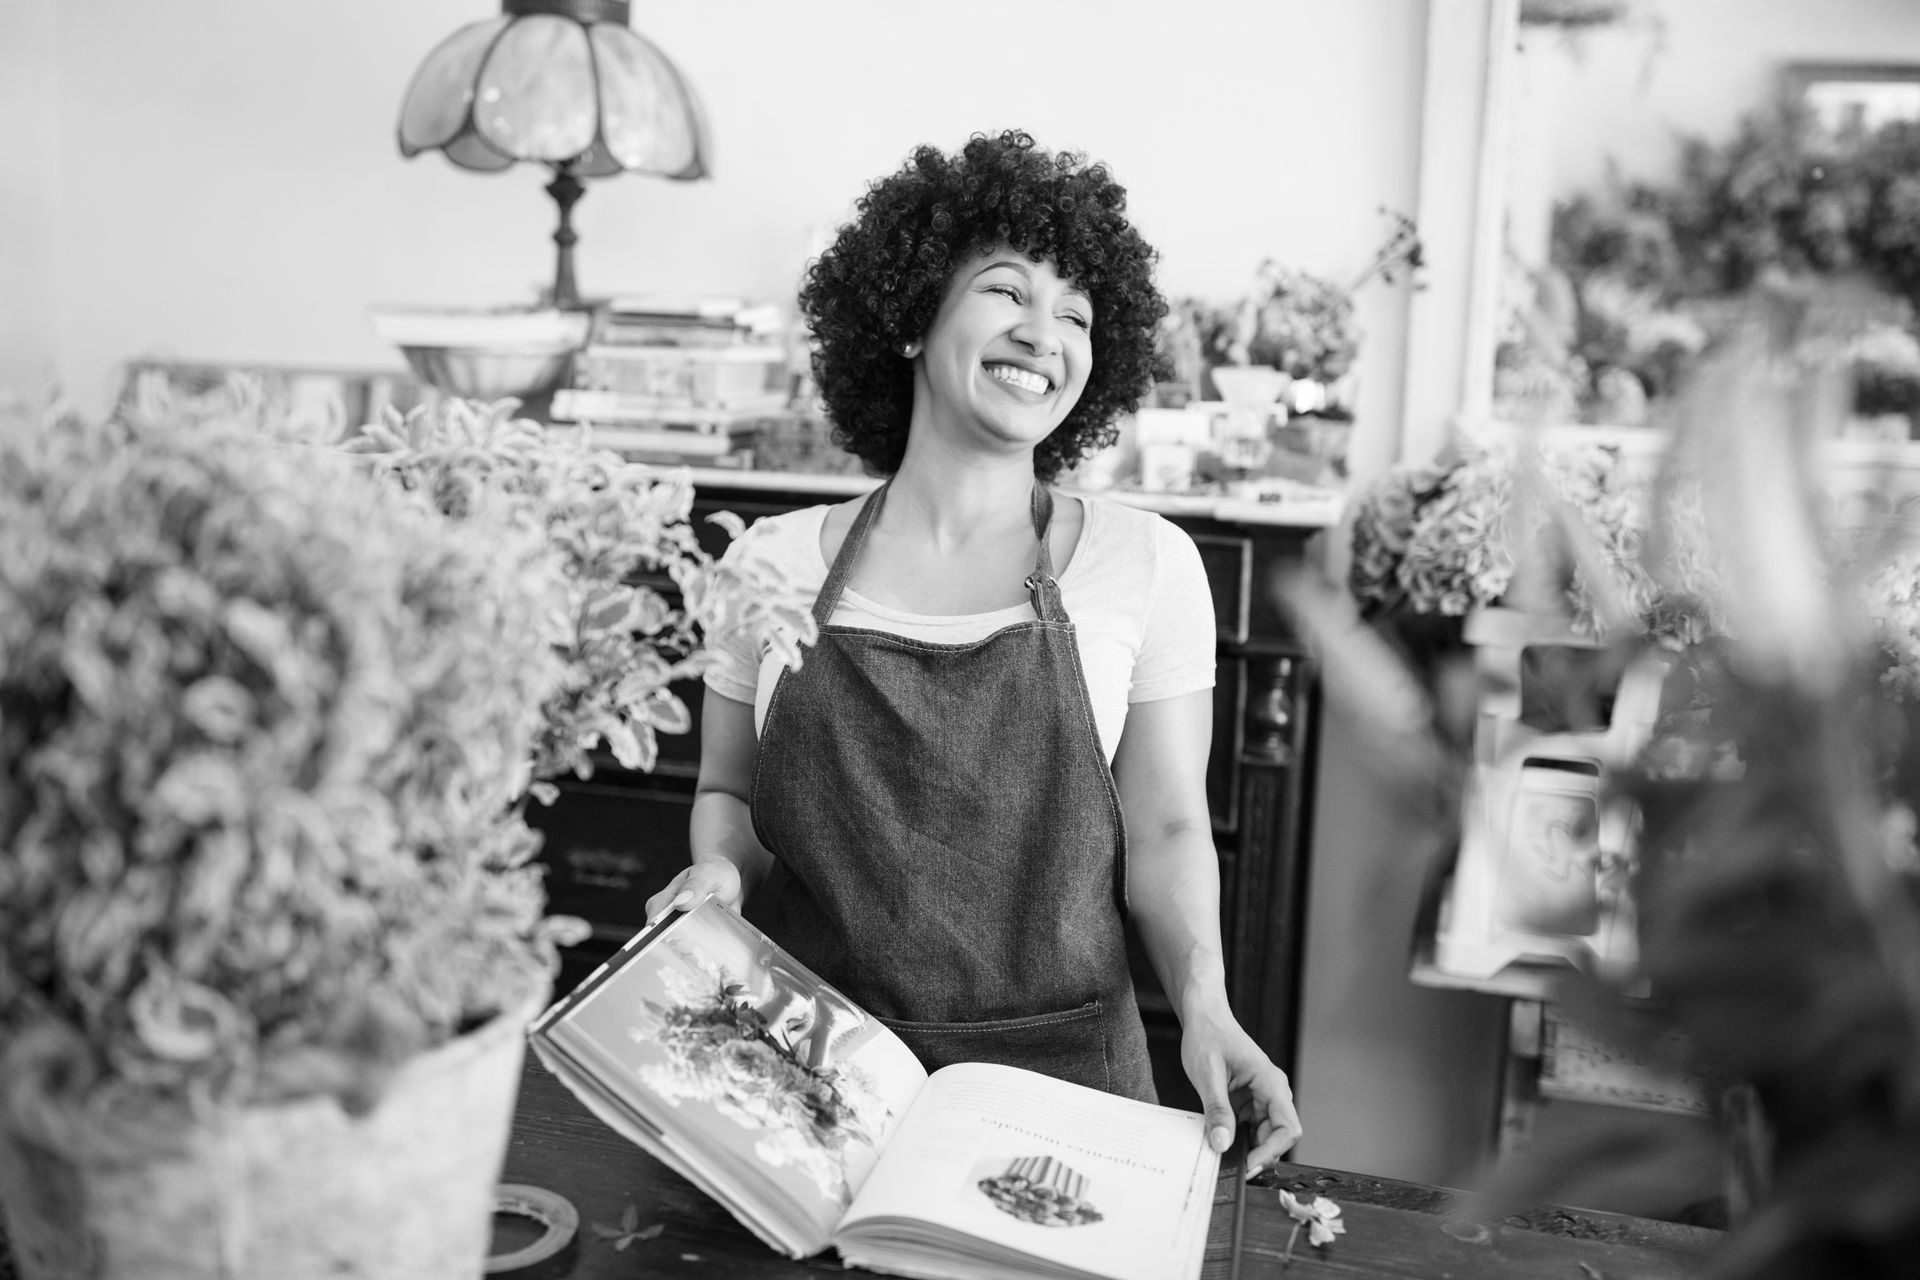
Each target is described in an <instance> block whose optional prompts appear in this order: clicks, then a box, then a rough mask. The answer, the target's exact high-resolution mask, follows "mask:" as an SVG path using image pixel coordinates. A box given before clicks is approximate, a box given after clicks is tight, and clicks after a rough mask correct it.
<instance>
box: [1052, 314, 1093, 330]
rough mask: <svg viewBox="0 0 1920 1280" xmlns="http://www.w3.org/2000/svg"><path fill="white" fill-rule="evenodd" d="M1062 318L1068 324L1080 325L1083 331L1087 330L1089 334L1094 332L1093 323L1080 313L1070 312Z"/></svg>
mask: <svg viewBox="0 0 1920 1280" xmlns="http://www.w3.org/2000/svg"><path fill="white" fill-rule="evenodd" d="M1060 318H1061V319H1062V320H1065V321H1066V322H1067V323H1068V324H1077V325H1079V326H1080V327H1081V328H1082V329H1084V330H1086V331H1087V332H1089V333H1091V332H1093V321H1092V320H1090V319H1088V318H1087V317H1086V316H1083V315H1081V314H1080V313H1079V312H1078V311H1069V312H1067V313H1066V314H1065V315H1063V316H1061V317H1060Z"/></svg>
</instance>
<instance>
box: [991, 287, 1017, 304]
mask: <svg viewBox="0 0 1920 1280" xmlns="http://www.w3.org/2000/svg"><path fill="white" fill-rule="evenodd" d="M987 292H988V293H998V294H1001V295H1003V296H1004V297H1008V298H1011V299H1013V301H1015V302H1024V301H1025V299H1024V298H1023V297H1022V296H1021V294H1020V290H1019V289H1017V288H1015V287H1014V286H1013V285H1010V284H990V285H988V286H987Z"/></svg>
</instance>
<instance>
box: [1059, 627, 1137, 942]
mask: <svg viewBox="0 0 1920 1280" xmlns="http://www.w3.org/2000/svg"><path fill="white" fill-rule="evenodd" d="M1068 629H1069V630H1073V624H1072V623H1071V622H1069V623H1068ZM1067 653H1068V655H1069V656H1070V657H1071V658H1072V659H1073V673H1074V675H1075V676H1076V677H1078V683H1079V687H1080V692H1079V696H1078V697H1077V698H1074V699H1072V701H1074V702H1076V703H1077V704H1078V705H1079V711H1080V723H1081V726H1082V727H1083V728H1084V729H1085V730H1086V731H1087V736H1088V738H1089V739H1090V740H1091V742H1092V744H1093V754H1094V761H1095V763H1096V764H1097V765H1098V767H1099V769H1100V774H1101V777H1102V778H1103V779H1104V780H1105V782H1106V786H1105V787H1104V788H1102V790H1103V791H1104V792H1105V794H1106V800H1107V809H1108V811H1109V812H1110V813H1112V814H1113V830H1114V841H1115V843H1116V844H1118V845H1119V846H1120V847H1119V849H1118V850H1117V851H1116V852H1115V854H1114V878H1115V881H1116V884H1115V887H1116V888H1117V889H1118V890H1119V897H1120V908H1121V910H1120V914H1121V916H1122V917H1125V916H1126V915H1127V818H1126V813H1125V812H1124V811H1123V810H1122V809H1121V807H1120V791H1119V786H1118V784H1117V783H1116V782H1115V781H1114V777H1113V766H1111V765H1110V764H1108V763H1107V753H1106V748H1105V747H1104V746H1102V745H1101V742H1100V730H1099V727H1098V726H1096V725H1095V724H1094V722H1093V703H1092V700H1091V697H1090V695H1089V694H1088V692H1087V673H1086V671H1085V670H1084V669H1082V667H1081V665H1080V645H1079V643H1078V642H1077V641H1076V642H1075V643H1072V644H1069V645H1068V646H1067ZM1123 732H1124V730H1123ZM1119 745H1120V744H1119V743H1115V744H1114V747H1115V749H1116V750H1118V748H1119ZM1123 923H1124V920H1123Z"/></svg>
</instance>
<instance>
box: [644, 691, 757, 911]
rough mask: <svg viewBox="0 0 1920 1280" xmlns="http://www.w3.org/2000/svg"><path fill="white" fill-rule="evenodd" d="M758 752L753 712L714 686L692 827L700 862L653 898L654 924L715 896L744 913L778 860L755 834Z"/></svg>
mask: <svg viewBox="0 0 1920 1280" xmlns="http://www.w3.org/2000/svg"><path fill="white" fill-rule="evenodd" d="M758 749H759V740H758V738H757V737H756V736H755V734H754V729H753V708H752V707H751V706H748V705H747V704H746V703H744V702H737V701H735V700H734V699H732V698H729V697H726V696H724V695H722V694H718V693H715V692H714V691H713V690H712V689H708V690H707V691H706V701H705V704H704V706H703V708H702V710H701V713H700V780H699V782H697V783H696V784H695V785H694V793H693V817H692V819H691V822H690V826H689V828H688V838H689V840H690V842H691V844H692V845H693V865H692V866H690V867H688V868H687V869H686V870H685V871H682V872H681V873H680V874H679V875H677V876H675V877H674V878H673V879H672V880H671V881H669V882H668V884H667V887H666V888H664V889H662V890H661V891H660V892H658V893H656V894H654V895H653V896H652V897H651V898H648V899H647V919H649V920H651V919H653V918H654V917H655V916H656V915H658V914H660V913H661V912H662V911H665V910H669V909H671V908H674V907H688V906H692V905H693V904H694V903H696V902H698V901H700V900H701V899H702V898H704V897H706V896H707V894H708V893H712V894H714V895H715V896H717V897H718V898H719V899H720V900H721V901H722V902H724V903H725V904H726V905H728V906H730V907H733V908H735V909H736V910H737V909H739V907H740V906H742V905H743V904H744V903H745V902H746V900H747V897H748V895H750V894H751V893H752V892H753V891H754V890H755V889H757V888H758V887H759V886H760V882H761V881H763V880H765V879H766V878H767V872H768V871H769V870H771V869H772V867H773V855H772V854H771V853H769V852H767V850H766V849H765V848H764V847H763V846H762V845H761V843H760V839H759V837H757V836H755V835H754V834H753V814H752V811H751V809H750V808H749V806H748V797H749V795H750V794H751V789H752V786H753V760H754V753H755V752H756V751H757V750H758Z"/></svg>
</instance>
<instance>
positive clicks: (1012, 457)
mask: <svg viewBox="0 0 1920 1280" xmlns="http://www.w3.org/2000/svg"><path fill="white" fill-rule="evenodd" d="M1033 485H1034V478H1033V453H1032V451H1031V450H1020V451H1018V452H1015V453H1009V454H1005V455H1001V456H998V457H982V456H980V455H978V454H965V453H961V452H959V451H956V450H952V449H944V448H941V447H940V446H939V445H938V444H930V443H928V441H927V438H926V437H925V436H923V435H915V436H913V437H910V438H909V439H908V441H907V452H906V456H905V457H904V458H902V460H901V462H900V470H899V471H897V472H895V473H894V477H893V486H892V487H891V488H890V489H889V490H888V491H887V506H886V513H887V514H888V515H893V514H894V513H895V512H896V510H897V511H898V513H899V515H900V516H902V517H905V518H907V519H908V520H910V521H912V522H913V523H914V524H916V525H918V526H920V527H921V528H922V529H923V530H924V531H925V532H927V533H928V534H930V535H932V536H933V537H934V538H935V539H936V540H938V541H940V542H942V543H947V544H957V543H963V542H966V541H968V540H970V539H973V538H977V537H981V536H983V535H984V536H989V537H992V536H999V535H1003V534H1005V533H1007V532H1008V531H1010V530H1013V529H1016V528H1018V529H1025V530H1027V531H1028V533H1029V536H1031V531H1032V528H1033V514H1032V512H1033V508H1032V497H1033Z"/></svg>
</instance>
